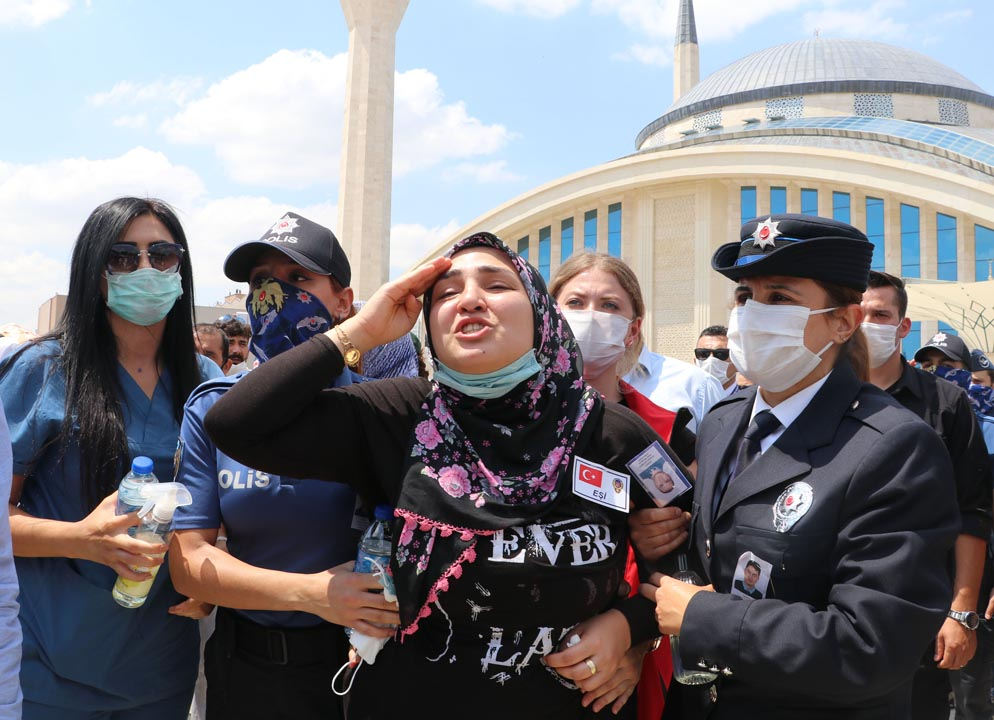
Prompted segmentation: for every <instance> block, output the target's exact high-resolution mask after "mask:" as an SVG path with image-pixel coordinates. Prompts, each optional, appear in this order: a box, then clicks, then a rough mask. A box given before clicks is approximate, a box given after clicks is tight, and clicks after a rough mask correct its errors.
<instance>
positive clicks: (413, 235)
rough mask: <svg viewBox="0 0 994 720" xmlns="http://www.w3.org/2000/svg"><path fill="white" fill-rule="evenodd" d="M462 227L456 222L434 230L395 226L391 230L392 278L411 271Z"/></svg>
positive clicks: (415, 226)
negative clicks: (415, 264)
mask: <svg viewBox="0 0 994 720" xmlns="http://www.w3.org/2000/svg"><path fill="white" fill-rule="evenodd" d="M460 227H461V225H460V224H459V223H458V222H456V221H455V220H449V222H447V223H446V224H445V225H439V226H436V227H432V228H429V227H425V226H424V225H419V224H417V223H409V224H397V225H394V226H393V227H392V228H390V277H391V278H395V277H397V276H399V275H401V274H403V273H404V272H406V271H407V270H409V269H410V268H411V266H412V265H414V263H416V262H417V261H418V260H420V259H421V258H423V257H424V256H425V255H426V254H428V252H429V251H430V250H431V249H432V248H434V247H435V246H436V245H438V244H439V243H440V242H442V241H443V240H445V239H446V238H447V237H449V236H451V235H452V233H454V232H455V231H456V230H458V229H459V228H460Z"/></svg>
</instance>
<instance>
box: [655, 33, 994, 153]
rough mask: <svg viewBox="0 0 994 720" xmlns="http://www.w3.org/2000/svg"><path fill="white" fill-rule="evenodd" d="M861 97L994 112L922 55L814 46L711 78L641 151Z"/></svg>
mask: <svg viewBox="0 0 994 720" xmlns="http://www.w3.org/2000/svg"><path fill="white" fill-rule="evenodd" d="M854 94H857V95H862V96H866V95H872V94H880V95H883V94H891V95H894V96H899V95H900V96H918V97H923V98H924V97H931V98H940V99H942V100H941V102H954V103H957V102H958V103H970V104H973V105H979V106H981V107H985V108H994V97H992V96H991V95H989V94H987V93H986V92H985V91H984V90H983V88H981V87H980V86H978V85H976V84H975V83H973V82H971V81H970V80H969V79H967V78H966V77H964V76H963V75H961V74H960V73H958V72H956V71H955V70H953V69H952V68H950V67H947V66H946V65H943V64H942V63H940V62H939V61H937V60H935V59H934V58H931V57H929V56H927V55H924V54H922V53H919V52H916V51H914V50H908V49H906V48H901V47H896V46H894V45H888V44H886V43H881V42H874V41H870V40H844V39H829V38H811V39H808V40H799V41H796V42H790V43H785V44H783V45H776V46H774V47H770V48H766V49H764V50H760V51H758V52H754V53H752V54H751V55H747V56H746V57H744V58H742V59H740V60H737V61H735V62H733V63H731V64H730V65H726V66H725V67H723V68H721V69H720V70H717V71H716V72H714V73H712V74H711V75H709V76H708V77H706V78H704V79H703V80H701V81H700V82H698V83H697V84H696V85H694V86H693V87H692V88H690V89H689V90H688V91H686V92H685V93H684V94H683V95H682V96H681V97H680V98H678V99H677V100H676V101H675V102H674V103H673V105H672V106H670V107H669V108H668V109H667V110H666V112H665V113H664V114H663V115H662V116H661V117H659V118H657V119H656V120H655V121H653V122H652V123H650V125H648V126H647V127H645V128H644V129H643V130H642V132H641V133H639V137H638V139H637V141H636V147H642V146H643V143H644V141H645V140H646V138H648V137H649V136H651V135H653V134H655V133H656V132H657V131H659V130H660V129H662V128H665V127H668V126H673V125H674V124H676V123H680V122H681V121H685V120H687V119H688V118H692V117H695V116H700V115H702V114H707V113H711V112H714V111H719V110H721V109H722V108H731V107H736V106H737V107H745V106H754V107H762V106H763V104H764V103H766V102H770V101H774V100H776V99H777V98H787V97H791V96H815V95H818V96H826V95H839V96H841V95H849V96H852V95H854ZM857 114H859V113H857ZM916 119H917V118H916ZM964 124H965V123H964Z"/></svg>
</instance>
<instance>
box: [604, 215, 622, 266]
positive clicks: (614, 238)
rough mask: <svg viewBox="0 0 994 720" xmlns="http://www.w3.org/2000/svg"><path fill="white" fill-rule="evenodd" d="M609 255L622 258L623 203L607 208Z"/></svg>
mask: <svg viewBox="0 0 994 720" xmlns="http://www.w3.org/2000/svg"><path fill="white" fill-rule="evenodd" d="M607 254H608V255H611V256H613V257H621V203H614V205H608V206H607Z"/></svg>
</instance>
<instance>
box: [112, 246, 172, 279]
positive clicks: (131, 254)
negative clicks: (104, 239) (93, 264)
mask: <svg viewBox="0 0 994 720" xmlns="http://www.w3.org/2000/svg"><path fill="white" fill-rule="evenodd" d="M184 252H185V251H184V250H183V246H182V245H179V244H177V243H156V244H155V245H152V246H151V247H149V249H148V250H139V249H138V248H137V247H135V246H134V245H128V244H127V243H116V244H114V245H111V246H110V252H108V253H107V272H109V273H110V274H111V275H123V274H125V273H130V272H134V271H135V270H137V269H138V264H139V263H140V262H141V256H142V255H144V256H145V257H147V258H148V262H149V264H150V265H151V266H152V267H153V268H155V269H156V270H159V271H160V272H168V273H175V272H179V266H180V262H181V261H182V260H183V253H184Z"/></svg>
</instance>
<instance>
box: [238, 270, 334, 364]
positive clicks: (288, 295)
mask: <svg viewBox="0 0 994 720" xmlns="http://www.w3.org/2000/svg"><path fill="white" fill-rule="evenodd" d="M245 309H246V310H248V315H249V323H250V324H251V325H252V340H251V341H250V342H249V352H251V353H252V354H253V355H255V356H256V357H257V358H259V362H266V360H269V359H270V358H273V357H276V356H277V355H279V354H280V353H281V352H286V351H287V350H290V349H292V348H295V347H297V346H298V345H301V344H303V343H305V342H307V341H308V340H310V339H311V338H312V337H314V336H315V335H318V334H320V333H323V332H325V331H326V330H329V329H330V328H331V326H332V325H334V324H335V322H334V320H333V319H332V317H331V313H329V312H328V309H327V308H326V307H325V306H324V303H322V302H321V301H320V300H318V299H317V298H316V297H314V296H313V295H312V294H311V293H309V292H307V291H305V290H301V289H300V288H298V287H297V286H296V285H291V284H290V283H285V282H283V281H282V280H277V279H276V278H266V279H265V280H263V281H262V282H261V283H259V285H258V286H257V287H256V288H254V289H253V290H252V294H251V295H250V296H249V298H248V300H246V301H245Z"/></svg>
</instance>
